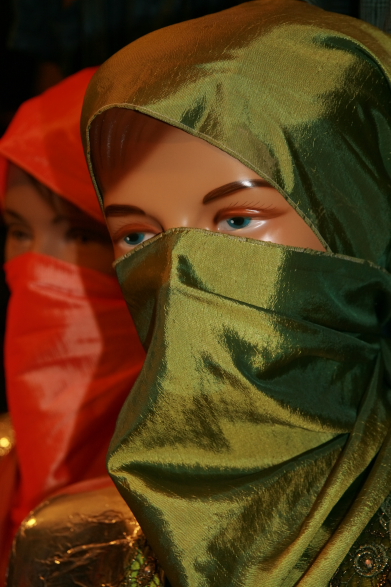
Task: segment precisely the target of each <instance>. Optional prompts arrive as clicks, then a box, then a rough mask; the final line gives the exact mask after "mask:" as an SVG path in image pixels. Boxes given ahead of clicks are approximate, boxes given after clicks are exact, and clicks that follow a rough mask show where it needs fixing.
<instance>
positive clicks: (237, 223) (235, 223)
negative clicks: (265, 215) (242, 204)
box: [227, 216, 252, 228]
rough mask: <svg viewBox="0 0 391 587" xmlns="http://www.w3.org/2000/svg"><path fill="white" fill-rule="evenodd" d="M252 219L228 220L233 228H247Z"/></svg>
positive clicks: (241, 217) (243, 217) (237, 218)
mask: <svg viewBox="0 0 391 587" xmlns="http://www.w3.org/2000/svg"><path fill="white" fill-rule="evenodd" d="M251 220H252V218H246V217H245V216H235V217H234V218H229V220H227V222H228V224H229V226H230V227H231V228H246V226H248V225H249V224H250V222H251Z"/></svg>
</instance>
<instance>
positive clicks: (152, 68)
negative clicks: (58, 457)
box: [82, 0, 391, 587]
mask: <svg viewBox="0 0 391 587" xmlns="http://www.w3.org/2000/svg"><path fill="white" fill-rule="evenodd" d="M390 71H391V42H390V38H389V37H388V36H387V35H385V34H384V33H382V32H380V31H378V30H377V29H375V28H374V27H371V26H370V25H368V24H366V23H363V22H360V21H357V20H355V19H351V18H348V17H342V16H338V15H335V14H328V13H326V12H324V11H322V10H321V9H318V8H316V7H313V6H310V5H307V4H305V3H303V2H299V1H298V0H258V1H255V2H249V3H245V4H242V5H240V6H238V7H236V8H233V9H230V10H227V11H224V12H222V13H218V14H215V15H210V16H207V17H204V18H202V19H198V20H194V21H189V22H187V23H181V24H178V25H175V26H173V27H168V28H166V29H163V30H161V31H157V32H155V33H152V34H150V35H148V36H147V37H144V38H142V39H139V40H138V41H136V42H134V43H132V44H131V45H129V46H128V47H126V48H125V49H123V50H122V51H120V52H119V53H118V54H116V55H115V56H113V57H112V58H111V59H110V60H109V61H108V62H106V64H104V65H103V67H102V68H101V69H100V70H99V72H98V74H97V75H96V76H95V77H94V79H93V81H92V84H91V86H90V89H89V91H88V93H87V97H86V102H85V107H84V115H83V120H82V132H83V136H84V139H85V144H86V152H87V157H88V159H89V165H90V169H91V172H92V174H93V173H94V170H93V169H92V165H91V160H90V153H89V149H90V144H89V134H88V129H89V125H90V124H91V122H92V120H93V119H94V117H96V116H104V112H105V110H107V109H109V108H114V107H122V108H130V109H134V110H137V111H140V112H143V113H145V114H148V115H150V116H153V117H155V118H157V119H160V120H162V121H165V122H168V123H169V124H172V125H173V126H175V127H177V128H181V129H183V130H185V131H186V132H189V133H191V134H194V135H195V136H197V137H200V138H203V139H204V140H206V141H208V142H210V143H212V144H214V145H216V146H217V147H219V148H221V149H223V150H224V151H226V152H227V153H229V154H231V155H233V156H234V157H236V158H237V159H239V160H240V161H242V162H243V163H244V164H245V165H247V166H248V167H249V168H251V169H253V170H254V171H255V172H257V173H258V174H259V175H260V176H261V177H263V178H265V179H267V180H268V181H269V182H270V183H271V184H272V185H273V186H275V187H276V188H277V189H278V191H279V192H280V193H282V194H283V195H284V196H285V197H286V199H287V200H288V201H289V202H290V203H291V204H292V206H294V208H295V209H296V210H297V211H298V213H299V214H300V215H301V216H302V217H303V218H304V219H305V220H306V222H307V223H308V224H309V226H311V227H312V229H313V230H314V232H315V233H316V234H317V235H318V236H319V238H320V239H321V240H322V242H323V243H324V244H325V247H326V249H327V251H328V252H327V253H326V254H325V253H314V252H311V251H302V250H298V249H292V248H289V247H282V246H276V245H271V244H264V243H260V242H255V241H251V240H246V239H239V238H237V237H231V236H222V235H217V234H209V233H207V232H204V231H199V230H196V229H190V230H189V229H178V230H173V231H169V232H168V233H166V234H165V235H163V236H162V237H156V238H154V239H152V240H151V241H149V242H148V243H147V244H146V245H145V246H143V245H141V246H140V247H137V248H136V249H135V251H134V252H132V254H131V255H127V256H126V257H125V258H123V259H122V260H121V261H120V262H119V263H118V265H117V272H118V276H119V279H120V282H121V286H122V288H123V291H124V294H125V297H126V299H127V301H128V305H129V307H130V309H131V312H132V314H133V317H134V319H135V321H136V324H137V327H138V330H139V333H140V336H141V338H142V339H143V341H144V344H145V346H146V348H147V349H148V355H147V360H146V363H145V366H144V369H143V371H142V373H141V375H140V377H139V379H138V381H137V383H136V386H135V387H134V388H133V390H132V394H131V395H130V396H129V398H128V400H127V403H126V404H125V406H124V408H123V411H122V413H121V416H120V419H119V422H118V425H117V430H116V433H115V436H114V438H113V441H112V445H111V450H110V455H109V469H110V472H111V474H112V476H113V478H114V480H115V482H116V484H117V486H118V488H119V490H120V492H121V493H122V495H123V497H124V498H125V500H126V501H127V503H128V504H129V505H130V507H131V509H132V510H133V511H134V513H135V515H136V517H137V519H138V521H139V522H140V524H141V526H142V528H143V530H144V532H145V534H146V536H147V538H148V539H149V541H150V543H151V545H152V547H153V549H154V551H155V552H156V555H157V557H158V559H159V560H160V561H161V563H162V566H163V568H164V570H165V571H166V573H167V576H168V578H169V579H170V581H171V583H172V584H173V585H174V587H187V586H189V587H212V586H213V587H239V586H240V587H259V586H262V587H293V586H294V585H295V586H300V587H326V586H327V585H328V584H329V582H330V580H331V579H332V577H333V575H334V573H335V572H336V570H337V569H338V567H339V565H340V564H341V562H342V561H343V559H344V557H345V556H346V555H347V553H348V552H349V550H350V548H351V547H352V545H353V543H354V542H355V541H356V540H357V539H358V537H359V535H360V533H361V532H362V531H363V530H364V528H365V527H366V526H367V524H368V523H369V521H370V520H371V518H372V517H373V516H374V515H375V513H376V511H377V510H378V508H379V507H380V506H381V504H382V502H383V501H384V500H385V499H386V497H387V495H388V494H389V492H390V489H391V453H390V451H391V442H390V440H389V431H390V428H391V426H390V425H391V419H390V418H391V411H390V410H391V408H390V389H389V383H388V381H389V379H388V381H387V378H386V376H385V373H386V372H388V378H389V376H390V373H389V372H390V357H391V355H390V341H389V338H388V337H387V336H386V331H387V330H386V325H387V322H388V321H389V320H390V298H391V295H390V294H391V291H390V275H389V273H388V271H389V269H390V244H391V207H390V196H391V158H390V152H391V132H390V116H391V109H390V106H391V92H390V80H389V76H390ZM110 140H112V141H115V140H116V129H115V128H113V133H112V135H111V139H110ZM96 187H97V189H98V186H97V184H96Z"/></svg>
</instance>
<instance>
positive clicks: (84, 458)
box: [0, 69, 144, 542]
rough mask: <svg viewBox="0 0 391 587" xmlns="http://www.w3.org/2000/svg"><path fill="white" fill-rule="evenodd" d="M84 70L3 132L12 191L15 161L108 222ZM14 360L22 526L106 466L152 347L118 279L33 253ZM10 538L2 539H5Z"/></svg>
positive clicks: (0, 157)
mask: <svg viewBox="0 0 391 587" xmlns="http://www.w3.org/2000/svg"><path fill="white" fill-rule="evenodd" d="M94 71H95V69H87V70H84V71H82V72H80V73H78V74H76V75H74V76H71V77H70V78H68V79H66V80H65V81H63V82H61V83H60V84H58V85H57V86H55V87H53V88H51V89H49V90H48V91H46V92H45V93H44V94H42V95H41V96H39V97H37V98H34V99H32V100H29V101H28V102H26V103H25V104H23V105H22V107H21V108H20V109H19V111H18V112H17V114H16V116H15V118H14V120H13V121H12V123H11V125H10V127H9V129H8V131H7V133H6V134H5V136H4V137H3V138H2V139H1V140H0V192H1V197H2V199H4V194H5V186H6V175H7V167H8V165H9V162H12V163H14V164H16V165H18V166H19V167H21V168H22V169H23V170H24V171H26V172H28V173H29V174H31V175H32V176H34V177H35V178H36V179H38V180H39V181H40V182H41V183H43V184H45V185H46V186H48V187H49V188H50V189H51V190H53V191H54V192H55V193H57V194H59V195H60V196H62V197H63V198H65V199H67V200H68V201H70V202H71V203H73V204H76V205H77V206H79V207H80V208H81V209H82V210H83V211H85V212H87V213H88V214H89V215H91V216H93V217H94V218H95V219H97V220H100V221H102V222H103V216H102V213H101V210H100V208H99V205H98V203H97V201H96V195H95V192H94V188H93V185H92V183H91V180H90V177H89V174H88V169H87V165H86V163H85V159H84V154H83V150H82V144H81V139H80V131H79V119H80V112H81V107H82V101H83V96H84V93H85V90H86V88H87V85H88V82H89V80H90V79H91V77H92V75H93V73H94ZM5 269H6V274H7V281H8V284H9V286H10V288H11V293H12V295H11V300H10V305H9V309H8V315H7V333H6V350H5V367H6V379H7V394H8V403H9V407H10V413H11V417H12V422H13V425H14V428H15V433H16V446H17V456H18V465H19V471H20V483H19V487H18V488H17V490H16V491H15V495H14V498H15V499H14V504H13V508H12V518H13V519H12V523H13V528H14V529H16V528H17V526H18V525H19V524H20V522H21V521H22V519H23V517H24V516H26V514H27V513H28V512H29V510H31V509H32V508H33V507H35V506H36V505H37V504H38V503H39V502H40V501H41V500H42V499H44V498H45V497H46V496H48V495H49V494H51V493H53V492H54V491H57V490H59V489H60V488H62V487H65V486H67V485H69V484H72V483H75V482H78V481H81V480H85V479H90V478H92V477H95V476H99V475H103V474H106V465H105V458H106V452H107V448H108V444H109V440H110V438H111V435H112V433H113V430H114V425H115V421H116V418H117V414H118V412H119V410H120V408H121V405H122V403H123V401H124V399H125V398H126V396H127V395H128V393H129V390H130V389H131V387H132V385H133V383H134V381H135V379H136V377H137V376H138V373H139V371H140V369H141V367H142V363H143V360H144V351H143V350H142V347H141V345H140V343H139V339H138V335H137V333H136V330H135V328H134V325H133V322H132V320H131V318H130V316H129V314H128V311H127V308H126V305H125V302H124V301H123V299H122V295H121V291H120V289H119V286H118V284H117V282H116V279H115V278H114V277H111V276H108V275H105V274H103V273H100V272H98V271H95V270H92V269H87V268H84V267H79V266H77V265H71V264H69V263H65V262H63V261H60V260H58V259H55V258H52V257H49V256H45V255H40V254H35V253H26V254H24V255H21V256H19V257H17V258H15V259H12V260H11V261H9V262H8V263H7V264H6V267H5ZM0 542H1V537H0Z"/></svg>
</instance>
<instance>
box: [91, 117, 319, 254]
mask: <svg viewBox="0 0 391 587" xmlns="http://www.w3.org/2000/svg"><path fill="white" fill-rule="evenodd" d="M91 143H92V161H93V167H94V170H95V172H96V174H97V176H98V182H99V186H100V191H101V193H102V194H103V195H104V208H105V215H106V219H107V224H108V228H109V232H110V234H111V237H112V240H113V244H114V253H115V257H116V258H118V257H120V256H121V255H123V254H125V253H127V252H128V251H129V250H131V249H132V248H134V247H135V246H137V245H138V244H140V243H142V242H144V241H145V240H147V239H149V238H152V237H153V236H155V235H156V234H159V233H161V232H164V231H166V230H168V229H170V228H176V227H191V228H202V229H205V230H211V231H214V232H224V233H228V234H231V235H235V236H241V237H248V238H253V239H256V240H263V241H270V242H273V243H278V244H282V245H289V246H294V247H303V248H311V249H315V250H318V251H325V248H324V246H323V244H322V243H321V242H320V240H319V239H318V237H317V236H316V235H315V233H314V232H313V231H312V230H311V228H310V227H309V226H308V225H307V224H306V222H305V221H304V220H303V219H302V218H301V216H299V214H298V213H297V212H296V210H294V208H293V207H292V206H291V205H290V204H289V203H288V202H287V201H286V199H285V198H284V197H283V196H282V195H281V194H280V193H279V192H278V191H277V190H276V189H275V188H274V187H272V186H271V185H270V184H269V183H268V182H266V181H265V180H263V179H262V178H261V177H260V176H259V175H258V174H257V173H255V172H254V171H252V170H251V169H249V168H248V167H246V166H245V165H244V164H243V163H241V162H240V161H239V160H237V159H235V158H234V157H232V156H231V155H229V154H228V153H226V152H224V151H222V150H220V149H218V148H217V147H215V146H213V145H211V144H209V143H207V142H206V141H204V140H202V139H200V138H198V137H195V136H193V135H190V134H188V133H186V132H185V131H183V130H180V129H177V128H175V127H172V126H170V125H168V124H166V123H164V122H161V121H159V120H155V119H153V118H151V117H149V116H146V115H144V114H141V113H138V112H135V111H131V110H126V109H119V108H113V109H111V110H109V111H107V112H105V113H104V114H102V115H100V116H98V117H97V118H96V119H95V120H94V122H93V124H92V128H91Z"/></svg>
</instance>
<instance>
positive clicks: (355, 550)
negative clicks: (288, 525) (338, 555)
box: [330, 496, 391, 587]
mask: <svg viewBox="0 0 391 587" xmlns="http://www.w3.org/2000/svg"><path fill="white" fill-rule="evenodd" d="M330 587H391V496H389V497H388V498H387V499H386V500H385V502H384V503H383V505H382V506H381V508H380V510H379V511H378V512H377V514H376V515H375V516H374V518H373V519H372V520H371V522H370V523H369V524H368V526H367V527H366V528H365V530H364V532H363V533H362V534H361V536H360V538H359V540H357V541H356V542H355V544H354V545H353V547H352V548H351V550H350V551H349V554H348V555H347V557H346V559H345V560H344V562H343V563H342V565H341V566H340V568H339V569H338V571H337V572H336V574H335V575H334V577H333V579H332V581H331V582H330Z"/></svg>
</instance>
